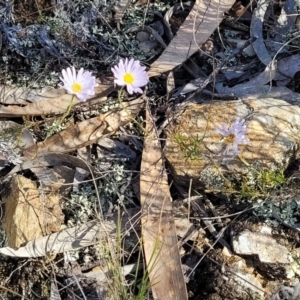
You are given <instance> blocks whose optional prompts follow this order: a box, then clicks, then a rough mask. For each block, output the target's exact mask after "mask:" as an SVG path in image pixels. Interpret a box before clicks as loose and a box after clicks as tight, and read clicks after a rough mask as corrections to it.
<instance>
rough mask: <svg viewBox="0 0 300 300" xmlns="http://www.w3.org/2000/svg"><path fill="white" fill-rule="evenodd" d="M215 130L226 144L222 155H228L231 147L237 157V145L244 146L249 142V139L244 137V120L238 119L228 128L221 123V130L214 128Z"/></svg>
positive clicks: (245, 132)
mask: <svg viewBox="0 0 300 300" xmlns="http://www.w3.org/2000/svg"><path fill="white" fill-rule="evenodd" d="M215 130H216V131H217V132H218V133H219V134H221V135H222V136H223V138H224V142H225V143H226V144H227V146H226V149H225V151H224V153H223V154H224V155H229V152H230V148H231V147H232V149H233V152H234V154H235V155H238V154H239V149H238V145H239V144H242V145H245V144H247V143H248V142H249V139H248V138H247V137H246V136H245V135H246V134H247V133H248V130H247V128H246V125H245V120H240V118H237V119H236V121H235V122H234V123H233V124H232V125H231V126H230V127H228V126H227V125H226V124H224V123H223V124H222V125H221V128H220V127H218V126H215Z"/></svg>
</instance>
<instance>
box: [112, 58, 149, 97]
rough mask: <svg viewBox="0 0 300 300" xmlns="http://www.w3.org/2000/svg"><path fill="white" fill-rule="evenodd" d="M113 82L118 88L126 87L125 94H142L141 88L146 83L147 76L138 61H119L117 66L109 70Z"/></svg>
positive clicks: (144, 68)
mask: <svg viewBox="0 0 300 300" xmlns="http://www.w3.org/2000/svg"><path fill="white" fill-rule="evenodd" d="M111 70H112V72H113V74H114V77H115V80H114V83H115V84H117V85H119V86H126V88H127V92H128V93H129V94H130V95H132V94H133V93H140V94H142V93H143V90H142V89H141V87H143V86H145V85H146V84H147V83H148V81H149V78H148V74H147V72H146V67H144V66H141V64H140V62H139V61H138V60H134V59H133V58H132V59H130V60H128V58H126V59H125V60H123V59H121V60H120V62H119V64H118V65H116V66H114V67H113V68H111Z"/></svg>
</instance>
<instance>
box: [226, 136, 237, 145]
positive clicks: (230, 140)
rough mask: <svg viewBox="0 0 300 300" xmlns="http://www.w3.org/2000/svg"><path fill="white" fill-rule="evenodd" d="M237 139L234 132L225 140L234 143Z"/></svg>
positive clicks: (227, 142)
mask: <svg viewBox="0 0 300 300" xmlns="http://www.w3.org/2000/svg"><path fill="white" fill-rule="evenodd" d="M234 140H235V135H234V134H230V135H228V136H226V138H225V139H224V142H225V143H226V144H227V145H229V144H232V143H233V142H234Z"/></svg>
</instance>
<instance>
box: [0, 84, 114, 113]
mask: <svg viewBox="0 0 300 300" xmlns="http://www.w3.org/2000/svg"><path fill="white" fill-rule="evenodd" d="M2 89H3V88H2ZM112 91H113V86H112V84H111V83H105V84H99V86H98V87H96V88H95V96H94V97H93V98H92V99H91V100H88V101H89V102H91V103H94V102H95V101H98V102H99V101H100V102H101V101H105V100H106V96H107V95H108V94H109V93H111V92H112ZM1 93H5V90H4V91H3V90H2V91H1ZM21 95H22V97H21ZM17 97H18V98H17ZM5 99H6V100H5V104H8V103H18V104H26V103H27V105H26V106H19V105H9V106H7V105H0V117H20V116H25V115H27V116H39V115H48V114H62V113H64V112H66V110H67V108H68V106H69V104H70V101H71V99H72V95H68V94H66V93H63V92H62V91H61V90H56V89H51V90H48V91H45V92H42V91H34V90H32V91H27V90H25V89H21V88H20V89H18V90H15V89H13V90H11V89H10V90H9V93H8V94H7V97H6V98H5ZM17 99H19V100H17ZM26 100H29V101H34V102H33V103H28V102H26ZM79 103H82V102H80V101H79V100H78V99H77V98H76V97H74V101H73V105H76V104H79Z"/></svg>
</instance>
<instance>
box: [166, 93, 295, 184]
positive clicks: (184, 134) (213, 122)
mask: <svg viewBox="0 0 300 300" xmlns="http://www.w3.org/2000/svg"><path fill="white" fill-rule="evenodd" d="M237 118H240V119H241V120H245V124H246V127H247V130H248V134H247V138H248V139H249V142H248V143H247V144H245V145H238V149H239V155H240V157H239V156H237V155H235V154H234V153H233V152H232V153H230V155H224V150H225V149H226V146H227V144H226V143H225V139H224V138H223V137H222V135H221V134H219V133H218V132H217V131H216V130H215V126H218V127H221V125H222V123H225V124H227V126H231V125H232V124H233V123H234V122H235V121H236V119H237ZM299 138H300V108H299V107H298V106H296V105H291V104H289V103H287V102H285V101H283V100H277V99H272V98H265V99H260V100H257V99H256V100H244V101H243V100H237V101H211V102H207V103H201V104H196V103H191V104H187V105H185V106H183V107H182V109H181V110H180V111H179V113H178V115H177V116H176V117H175V118H174V120H173V121H171V122H170V124H169V125H168V126H167V128H166V145H165V148H164V153H165V157H166V158H167V160H168V162H169V164H170V166H171V170H172V171H173V174H174V176H175V178H176V179H177V180H179V181H183V182H188V181H189V180H190V179H192V180H193V182H194V183H203V184H205V185H206V186H208V187H213V188H219V187H221V186H222V185H223V184H224V182H225V179H224V175H225V174H228V173H229V174H241V175H243V174H248V173H249V168H251V167H256V168H257V167H262V168H263V167H264V168H267V169H270V170H271V169H273V170H277V169H281V170H282V169H285V168H286V167H287V165H288V164H289V163H290V161H291V159H292V158H293V157H294V155H295V153H296V151H297V150H298V146H299Z"/></svg>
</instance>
